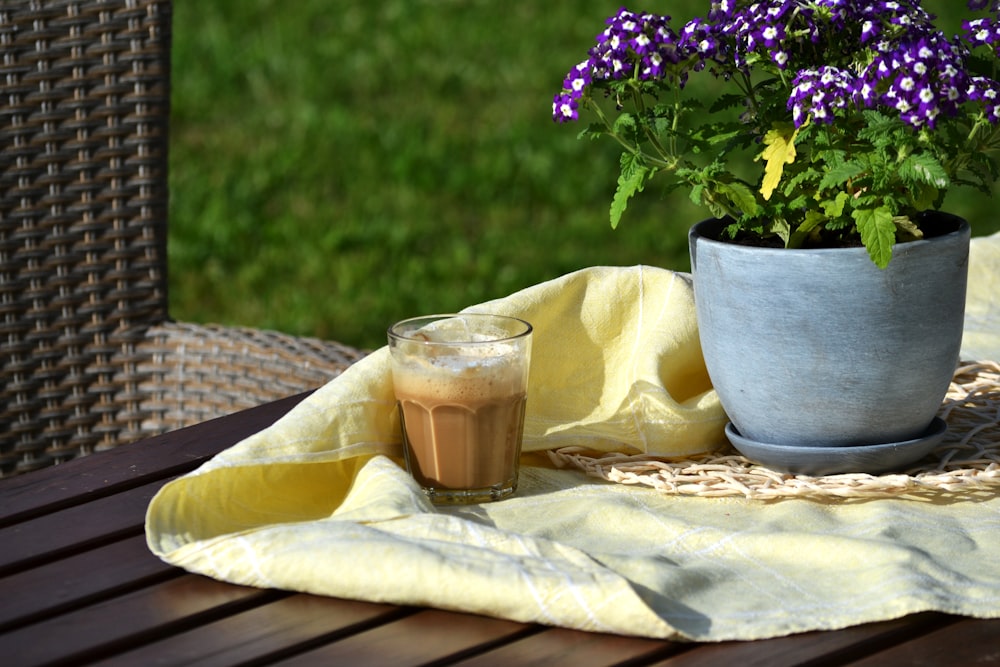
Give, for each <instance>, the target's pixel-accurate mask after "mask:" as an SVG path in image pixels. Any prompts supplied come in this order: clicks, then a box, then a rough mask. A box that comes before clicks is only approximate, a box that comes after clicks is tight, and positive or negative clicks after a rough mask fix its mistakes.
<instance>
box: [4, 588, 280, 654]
mask: <svg viewBox="0 0 1000 667" xmlns="http://www.w3.org/2000/svg"><path fill="white" fill-rule="evenodd" d="M286 595H287V593H281V592H277V591H267V590H260V589H256V588H248V587H243V586H233V585H231V584H226V583H223V582H219V581H215V580H213V579H208V578H206V577H201V576H196V575H184V576H181V577H178V578H176V579H171V580H169V581H166V582H164V583H161V584H155V585H153V586H150V587H148V588H144V589H142V590H139V591H135V592H132V593H129V594H126V595H122V596H119V597H115V598H113V599H111V600H107V601H105V602H101V603H98V604H94V605H90V606H87V607H84V608H82V609H78V610H76V611H72V612H69V613H66V614H60V615H57V616H54V617H52V618H49V619H46V620H44V621H41V622H38V623H34V624H32V625H28V626H25V627H23V628H19V629H17V630H14V631H12V632H9V633H6V634H5V635H4V637H3V645H4V651H3V658H4V660H5V664H10V665H17V666H18V667H31V666H33V665H62V664H67V665H70V664H72V665H78V664H86V663H88V662H90V661H93V660H95V659H97V658H102V657H105V656H107V655H113V654H114V653H116V652H120V651H122V650H126V649H131V648H133V647H135V646H139V645H142V644H146V643H148V642H149V641H152V640H154V639H158V638H161V637H167V636H169V635H171V634H173V633H176V632H182V631H184V630H187V629H190V628H192V627H197V626H198V625H200V624H203V623H208V622H210V621H212V620H215V619H217V618H222V617H225V616H228V615H231V614H233V613H237V612H239V611H242V610H244V609H249V608H252V607H254V606H257V605H260V604H265V603H267V602H271V601H273V600H276V599H279V598H281V597H284V596H286ZM7 661H9V662H7Z"/></svg>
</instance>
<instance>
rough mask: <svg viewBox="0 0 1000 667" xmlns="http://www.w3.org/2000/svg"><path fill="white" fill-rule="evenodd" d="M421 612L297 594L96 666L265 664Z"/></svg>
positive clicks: (184, 666) (154, 643)
mask: <svg viewBox="0 0 1000 667" xmlns="http://www.w3.org/2000/svg"><path fill="white" fill-rule="evenodd" d="M415 612H416V610H415V609H406V608H401V607H394V606H390V605H380V604H373V603H369V602H354V601H350V600H338V599H334V598H325V597H319V596H314V595H304V594H302V595H293V596H291V597H287V598H282V599H280V600H277V601H275V602H271V603H270V604H266V605H261V606H260V607H256V608H254V609H251V610H249V611H245V612H242V613H240V614H235V615H233V616H230V617H227V618H224V619H221V620H219V621H215V622H212V623H207V624H205V625H202V626H200V627H197V628H194V629H192V630H189V631H188V632H184V633H180V634H177V635H173V636H171V637H168V638H166V639H164V640H161V641H156V642H152V643H149V644H146V645H144V646H141V647H139V648H136V649H133V650H131V651H126V652H124V653H121V654H118V655H116V656H113V657H110V658H107V659H105V660H102V661H99V662H97V663H95V665H94V667H96V665H100V666H101V667H127V666H134V667H146V666H147V665H153V664H156V665H177V666H178V667H182V666H183V667H189V666H190V667H194V666H198V667H214V666H217V667H228V666H229V665H238V664H248V663H249V664H264V663H268V662H271V661H274V660H278V659H280V658H282V657H285V656H289V655H294V654H296V653H299V652H302V651H305V650H308V649H309V648H311V647H313V646H317V645H322V644H326V643H329V642H334V641H337V640H339V639H341V638H343V637H346V636H349V635H351V634H354V633H357V632H361V631H363V630H366V629H368V628H371V627H373V626H376V625H379V624H382V623H388V622H392V621H394V620H397V619H399V618H401V617H403V616H406V615H408V614H412V613H415ZM438 630H439V631H440V628H438Z"/></svg>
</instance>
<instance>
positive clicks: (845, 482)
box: [549, 361, 1000, 500]
mask: <svg viewBox="0 0 1000 667" xmlns="http://www.w3.org/2000/svg"><path fill="white" fill-rule="evenodd" d="M939 416H940V417H941V418H942V419H944V420H945V421H946V422H947V423H948V432H947V433H946V434H945V438H944V439H943V441H942V442H941V444H940V445H939V446H938V447H937V449H935V450H934V451H933V452H931V454H929V455H928V456H927V457H925V458H924V459H923V460H921V461H918V462H917V463H916V464H914V465H913V467H911V468H910V469H909V470H902V471H899V472H897V473H889V474H881V475H872V474H867V473H846V474H840V475H825V476H817V477H814V476H809V475H792V474H789V473H783V472H779V471H776V470H771V469H769V468H767V467H765V466H761V465H757V464H755V463H753V462H752V461H749V460H748V459H746V458H744V457H743V456H741V455H740V454H739V453H738V452H737V451H736V450H734V449H732V448H731V447H728V446H727V447H726V448H725V449H723V450H721V451H718V452H714V453H710V454H704V455H700V456H692V457H689V458H685V459H669V458H662V457H656V456H650V455H647V454H629V453H624V452H623V453H610V454H602V453H599V452H593V451H588V450H586V449H584V448H580V447H564V448H561V449H557V450H554V451H551V452H549V457H550V459H551V460H552V461H553V463H555V464H556V465H558V466H560V467H572V468H577V469H579V470H581V471H583V472H585V473H587V474H588V475H591V476H593V477H598V478H601V479H605V480H607V481H610V482H617V483H619V484H627V485H637V486H647V487H651V488H653V489H657V490H659V491H661V492H663V493H667V494H670V495H683V496H703V497H721V496H742V497H745V498H752V499H757V500H780V499H790V498H809V499H813V500H824V499H832V498H838V499H856V500H866V499H873V498H892V497H897V498H899V497H909V498H942V497H944V496H947V495H951V496H955V497H966V498H968V497H972V496H974V495H975V494H981V493H986V494H995V493H996V492H997V491H998V490H1000V363H998V362H995V361H979V362H976V361H965V362H962V363H960V364H959V366H958V368H956V370H955V376H954V378H953V380H952V383H951V386H950V388H949V390H948V394H947V396H946V398H945V401H944V403H943V404H942V406H941V410H940V411H939Z"/></svg>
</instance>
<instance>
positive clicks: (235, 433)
mask: <svg viewBox="0 0 1000 667" xmlns="http://www.w3.org/2000/svg"><path fill="white" fill-rule="evenodd" d="M308 395H309V392H307V393H304V394H298V395H296V396H290V397H288V398H284V399H281V400H280V401H275V402H273V403H267V404H265V405H261V406H258V407H256V408H251V409H249V410H244V411H242V412H240V413H238V415H231V416H229V417H220V418H218V419H213V420H211V421H207V422H203V423H201V424H197V425H195V426H190V427H188V428H184V429H180V430H177V431H173V432H171V433H167V434H165V435H161V436H155V437H151V438H149V439H147V440H142V441H140V442H134V443H131V444H128V445H122V446H121V447H116V448H114V449H110V450H107V451H103V452H98V453H96V454H92V455H90V456H84V457H82V458H78V459H74V460H72V461H69V462H68V463H64V464H61V465H57V466H52V467H49V468H43V469H41V470H36V471H34V472H31V473H28V474H24V475H18V476H16V477H11V478H8V479H3V480H0V527H3V526H8V525H11V524H14V523H17V522H19V521H24V520H27V519H30V518H32V517H34V516H38V515H40V514H43V513H45V512H50V511H53V510H57V509H60V508H63V507H67V506H71V505H76V504H79V503H81V502H87V501H89V500H92V499H94V498H100V497H105V496H111V495H113V494H116V493H118V492H119V491H121V490H122V489H124V488H132V487H135V486H140V485H143V484H147V483H149V482H152V481H155V480H158V479H164V478H165V477H173V476H177V475H180V474H183V473H185V472H189V471H191V470H194V469H195V468H197V467H198V466H199V465H201V464H202V463H204V462H205V461H207V460H208V459H210V458H211V457H212V456H214V455H215V454H218V453H219V452H220V451H222V450H223V449H226V448H227V447H230V446H232V445H235V444H236V443H237V442H239V441H240V440H242V439H244V438H246V437H248V436H250V435H253V434H254V433H256V432H257V431H260V430H262V429H264V428H266V427H267V426H269V425H271V424H273V423H274V422H275V421H277V420H278V419H280V418H281V417H282V416H284V415H285V413H287V412H288V411H289V410H291V409H292V408H293V407H295V405H296V404H297V403H299V402H300V401H301V400H302V399H303V398H305V397H306V396H308Z"/></svg>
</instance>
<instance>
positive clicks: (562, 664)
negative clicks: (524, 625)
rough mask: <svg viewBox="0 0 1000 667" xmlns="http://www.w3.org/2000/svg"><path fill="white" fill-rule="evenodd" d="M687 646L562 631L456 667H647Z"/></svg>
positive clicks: (533, 637) (554, 630)
mask: <svg viewBox="0 0 1000 667" xmlns="http://www.w3.org/2000/svg"><path fill="white" fill-rule="evenodd" d="M685 647H686V645H684V644H678V643H674V642H669V641H662V640H656V639H642V638H638V637H621V636H617V635H605V634H597V633H590V632H579V631H576V630H566V629H562V628H547V629H545V631H543V632H540V633H538V634H534V635H531V636H530V637H526V638H524V639H521V640H520V641H516V642H511V643H509V644H505V645H504V646H500V647H498V648H496V649H495V650H492V651H489V652H486V653H482V654H480V655H477V656H475V657H472V658H469V659H468V660H463V661H461V662H457V663H455V665H456V667H457V666H461V667H490V666H492V665H538V666H539V667H604V666H605V665H617V664H622V663H627V662H628V661H636V662H639V664H647V663H648V662H651V661H654V660H656V659H658V658H661V657H663V656H667V655H672V654H674V653H676V652H678V651H683V650H684V649H685Z"/></svg>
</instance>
